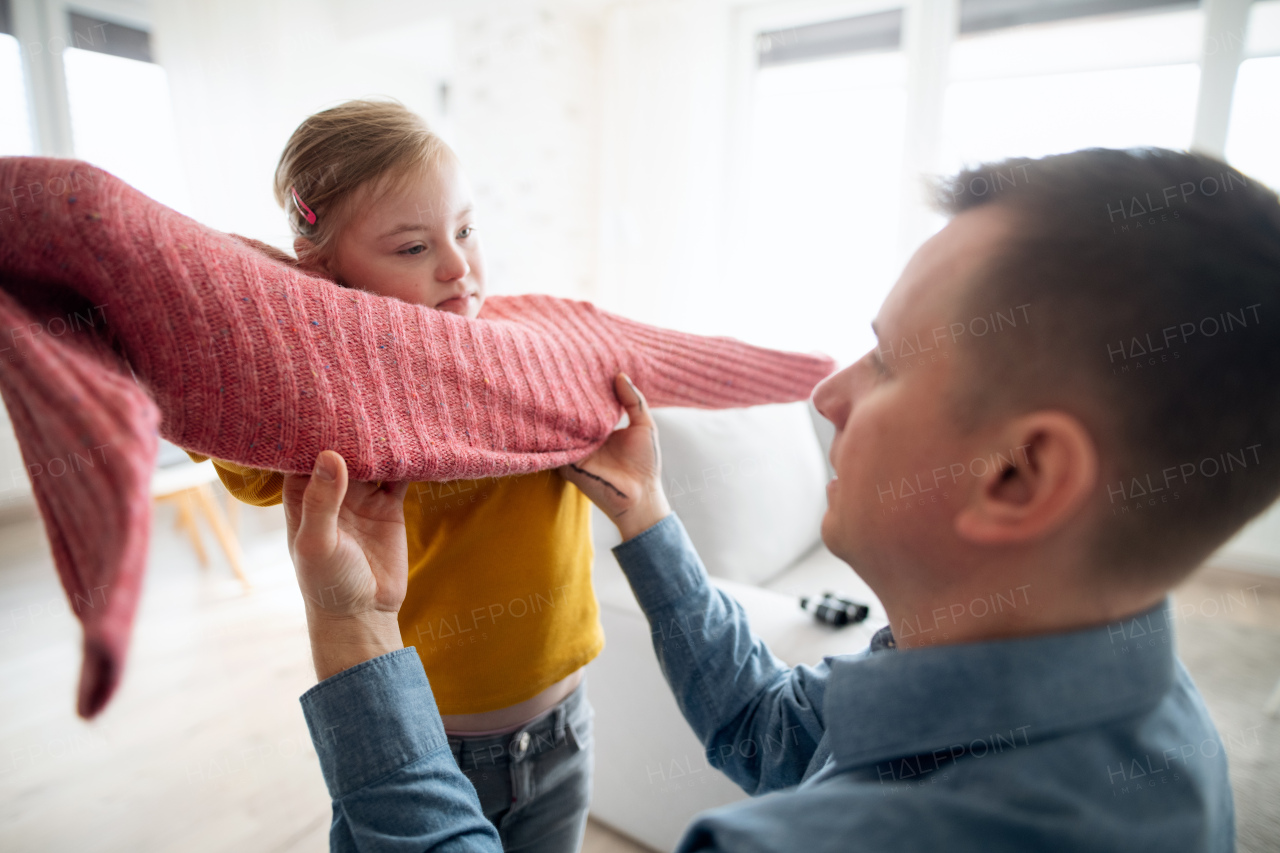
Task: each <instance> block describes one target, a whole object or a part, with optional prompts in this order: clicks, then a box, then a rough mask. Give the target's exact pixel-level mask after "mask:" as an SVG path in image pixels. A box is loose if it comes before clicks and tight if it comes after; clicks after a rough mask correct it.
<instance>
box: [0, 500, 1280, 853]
mask: <svg viewBox="0 0 1280 853" xmlns="http://www.w3.org/2000/svg"><path fill="white" fill-rule="evenodd" d="M240 526H241V533H242V539H243V542H244V545H245V550H246V558H247V564H248V570H249V573H250V576H251V578H252V579H253V581H254V582H255V585H256V587H255V590H254V591H253V593H252V594H250V595H245V594H244V593H243V591H242V590H241V587H240V585H239V584H238V583H236V582H235V581H234V580H233V579H232V578H231V573H230V571H229V569H228V567H227V565H226V563H225V561H224V560H223V559H222V556H221V554H220V553H217V552H216V550H215V549H214V546H213V543H212V539H211V537H207V538H206V547H207V548H209V549H210V553H211V557H212V559H213V565H212V566H211V568H210V569H208V570H203V571H202V570H201V569H200V568H199V567H198V565H197V563H196V560H195V558H194V554H193V551H192V550H191V547H190V545H189V544H188V543H187V542H186V541H185V540H183V539H182V538H181V537H180V536H179V535H178V534H177V533H176V531H174V529H173V515H172V509H171V508H168V507H163V506H162V507H159V508H158V509H157V513H156V518H155V532H154V535H153V546H152V552H151V558H150V568H149V571H148V577H147V584H146V589H145V593H144V596H143V599H142V604H141V608H140V610H139V614H138V619H137V623H136V630H135V635H134V641H133V646H132V654H131V657H130V660H129V667H128V670H127V673H126V677H125V680H124V685H123V687H122V688H121V690H120V692H119V694H118V695H117V697H116V699H115V700H114V702H113V703H112V705H111V706H110V708H109V709H108V710H107V712H106V713H105V714H104V715H103V716H102V718H101V719H100V720H98V721H96V722H94V723H92V724H85V723H84V722H83V721H81V720H80V719H79V718H78V717H76V715H75V713H74V697H75V685H76V678H77V675H78V670H79V666H80V631H79V628H78V624H77V623H76V621H75V620H74V619H73V618H72V616H71V615H70V613H69V612H68V609H67V604H66V600H65V599H64V598H63V595H62V592H61V588H60V587H59V585H58V584H57V581H56V578H55V576H54V573H53V569H52V562H51V559H50V557H49V552H48V545H47V543H46V541H45V539H44V534H43V529H42V527H41V525H40V524H39V522H38V521H35V520H28V521H22V522H16V523H9V524H5V525H3V526H0V804H2V805H0V850H3V851H40V852H41V853H44V852H45V851H72V850H74V851H86V853H87V852H88V851H121V850H128V851H168V850H181V851H185V852H186V853H200V851H228V850H236V851H255V853H256V851H279V853H284V851H321V850H325V849H326V848H327V843H326V842H327V826H328V821H329V800H328V796H327V794H326V792H325V789H324V784H323V781H322V779H321V776H320V771H319V767H318V765H317V761H316V756H315V753H314V751H313V750H312V748H311V740H310V737H309V736H308V733H307V729H306V726H305V723H304V721H303V717H302V713H301V710H300V708H299V705H298V696H299V695H300V694H301V693H302V692H303V691H305V690H306V689H307V688H309V687H310V686H311V685H312V684H314V683H315V677H314V674H313V672H312V669H311V663H310V657H309V653H308V648H307V640H306V632H305V626H304V618H303V610H302V602H301V598H300V596H299V593H298V590H297V586H296V584H295V582H294V579H293V570H292V566H291V564H290V562H289V558H288V553H287V551H286V549H285V545H284V536H283V515H282V514H281V512H280V508H279V507H273V508H270V509H253V508H245V509H244V510H243V513H242V516H241V520H240ZM1244 580H1248V579H1247V578H1245V579H1244ZM1247 586H1248V584H1247V583H1244V582H1243V581H1242V580H1241V579H1239V578H1232V577H1229V576H1203V577H1201V578H1199V579H1197V580H1195V581H1193V582H1191V583H1190V584H1188V585H1186V586H1184V587H1183V588H1182V589H1181V590H1179V592H1178V594H1177V597H1176V601H1177V602H1178V603H1185V604H1188V605H1194V606H1195V607H1197V608H1198V609H1199V610H1200V611H1201V615H1202V616H1208V615H1209V614H1208V610H1209V608H1210V607H1213V608H1214V615H1215V616H1216V615H1217V614H1218V609H1217V608H1218V606H1219V605H1223V610H1222V616H1225V617H1226V618H1229V619H1232V620H1234V621H1242V622H1243V623H1245V624H1259V625H1266V626H1268V627H1272V628H1274V627H1277V626H1280V592H1278V591H1276V590H1275V588H1274V587H1272V586H1267V587H1263V588H1260V589H1256V590H1252V591H1250V593H1249V595H1250V596H1251V597H1250V598H1248V602H1249V605H1248V606H1245V607H1234V606H1232V607H1231V608H1230V612H1228V610H1227V608H1226V606H1225V605H1227V604H1228V603H1229V602H1234V601H1236V600H1237V599H1239V600H1241V601H1244V600H1245V599H1244V598H1242V597H1241V596H1243V595H1244V593H1243V590H1244V589H1245V588H1246V587H1247ZM1237 591H1238V592H1239V593H1240V594H1239V595H1235V592H1237ZM1229 594H1230V595H1229ZM1214 602H1217V604H1214ZM643 849H644V848H642V847H640V846H638V845H635V844H634V843H632V842H630V841H629V840H627V839H625V838H623V837H621V836H618V835H616V834H614V833H612V832H611V831H609V830H608V829H607V828H605V827H603V826H600V825H597V824H595V823H592V824H591V825H590V826H589V828H588V835H587V839H586V842H585V843H584V846H583V850H584V851H588V853H630V852H631V851H642V850H643Z"/></svg>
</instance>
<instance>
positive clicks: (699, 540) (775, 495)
mask: <svg viewBox="0 0 1280 853" xmlns="http://www.w3.org/2000/svg"><path fill="white" fill-rule="evenodd" d="M653 416H654V420H655V421H656V422H657V424H658V437H659V440H660V442H661V444H662V482H663V486H664V487H665V488H666V491H667V497H668V498H669V499H670V501H671V508H672V509H673V510H674V511H675V512H676V514H677V515H679V516H680V520H681V521H682V522H683V523H684V526H685V529H686V530H688V531H689V538H690V539H691V540H693V544H694V546H695V547H697V549H698V553H699V554H700V555H701V556H702V561H703V563H704V564H705V565H706V567H707V572H708V573H709V574H711V575H714V576H716V577H721V578H727V579H729V580H735V581H738V582H740V583H747V584H758V583H761V582H763V581H766V580H768V579H769V578H771V577H773V576H775V575H777V574H778V573H779V572H780V571H782V570H783V569H784V568H786V567H787V566H789V565H790V564H791V563H793V562H795V561H796V560H797V559H798V558H799V557H800V556H801V555H803V554H804V553H806V552H807V551H809V550H811V549H812V548H813V547H814V545H816V544H817V543H818V542H819V539H820V525H821V523H822V515H823V513H824V512H825V511H826V508H827V498H826V490H825V486H826V483H827V479H828V475H827V469H826V463H825V461H824V460H823V457H822V450H821V448H820V445H819V443H818V437H817V435H816V434H815V433H814V425H813V421H812V420H811V418H810V411H809V404H808V403H807V402H802V403H783V404H776V405H768V406H752V407H750V408H745V409H725V410H720V411H706V410H703V409H681V408H671V409H655V410H654V412H653Z"/></svg>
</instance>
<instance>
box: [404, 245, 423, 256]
mask: <svg viewBox="0 0 1280 853" xmlns="http://www.w3.org/2000/svg"><path fill="white" fill-rule="evenodd" d="M426 250H427V247H426V246H423V245H421V244H419V245H417V246H411V247H409V248H408V249H404V250H402V251H401V252H400V254H402V255H420V254H422V253H423V252H425V251H426Z"/></svg>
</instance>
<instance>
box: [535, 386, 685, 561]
mask: <svg viewBox="0 0 1280 853" xmlns="http://www.w3.org/2000/svg"><path fill="white" fill-rule="evenodd" d="M614 392H615V393H616V394H617V395H618V401H619V402H620V403H622V407H623V408H624V409H626V410H627V418H628V420H629V421H630V424H629V425H628V426H627V427H626V429H620V430H616V431H615V432H614V433H613V435H611V436H609V440H608V441H606V442H605V443H604V446H603V447H601V448H600V449H599V450H597V451H596V452H595V453H593V454H591V455H590V456H588V457H587V458H586V459H583V460H582V461H581V462H578V463H576V464H573V465H565V466H564V467H562V468H561V469H560V474H561V475H562V476H563V477H564V478H565V479H566V480H568V481H569V482H571V483H573V484H574V485H575V486H577V487H578V488H579V489H581V490H582V493H583V494H585V495H586V496H587V497H588V498H590V499H591V501H592V503H594V504H595V505H596V506H598V507H600V509H602V510H603V511H604V514H605V515H607V516H609V518H610V519H612V520H613V523H614V524H616V525H618V530H619V532H621V533H622V538H623V539H630V538H631V537H633V536H635V535H637V534H639V533H643V532H644V531H646V530H648V529H649V528H650V527H652V526H653V525H655V524H657V523H658V522H659V521H661V520H662V519H664V518H666V517H667V516H668V515H670V514H671V506H670V504H668V503H667V496H666V493H665V492H663V491H662V478H661V473H662V455H661V453H660V451H659V449H658V427H657V426H656V425H655V424H654V422H653V417H652V415H650V414H649V404H648V403H646V402H645V399H644V395H643V394H641V393H640V392H639V391H638V390H637V389H636V386H635V385H632V384H631V380H630V379H629V378H628V377H627V375H626V374H624V373H619V374H618V375H617V376H616V377H615V378H614Z"/></svg>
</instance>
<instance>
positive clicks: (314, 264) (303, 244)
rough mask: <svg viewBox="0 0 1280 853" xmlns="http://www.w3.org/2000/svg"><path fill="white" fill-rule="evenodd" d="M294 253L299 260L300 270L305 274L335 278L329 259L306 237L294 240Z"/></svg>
mask: <svg viewBox="0 0 1280 853" xmlns="http://www.w3.org/2000/svg"><path fill="white" fill-rule="evenodd" d="M293 253H294V255H296V256H297V258H298V268H299V269H301V270H302V271H303V272H309V273H314V274H315V275H320V276H324V277H325V278H333V271H332V270H331V269H330V268H329V258H328V257H327V256H326V255H325V254H324V253H323V252H321V251H320V250H319V249H317V248H316V244H315V243H312V242H311V241H310V240H308V239H307V238H306V237H294V238H293Z"/></svg>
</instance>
